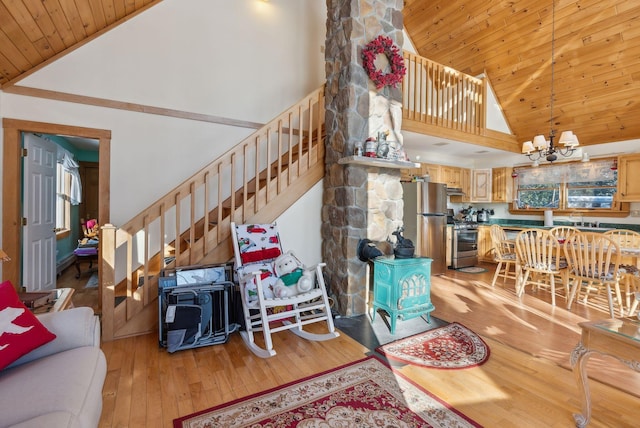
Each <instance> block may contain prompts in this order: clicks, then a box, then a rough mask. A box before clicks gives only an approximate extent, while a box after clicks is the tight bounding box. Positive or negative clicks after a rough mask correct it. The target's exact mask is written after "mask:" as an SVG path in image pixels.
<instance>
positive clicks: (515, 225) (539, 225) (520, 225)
mask: <svg viewBox="0 0 640 428" xmlns="http://www.w3.org/2000/svg"><path fill="white" fill-rule="evenodd" d="M492 224H499V225H500V226H502V227H503V228H505V229H529V228H536V229H551V228H553V227H556V226H572V224H570V223H557V224H555V225H553V226H545V225H544V223H543V222H542V221H540V222H536V221H531V222H522V221H515V222H514V221H513V220H512V219H504V220H502V219H492V220H491V221H490V222H488V223H479V224H478V225H479V226H491V225H492ZM577 227H578V229H580V230H581V231H583V232H606V231H608V230H612V229H629V230H634V231H636V232H640V225H637V224H613V223H601V224H600V226H599V227H587V226H584V227H583V226H577Z"/></svg>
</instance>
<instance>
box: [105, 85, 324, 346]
mask: <svg viewBox="0 0 640 428" xmlns="http://www.w3.org/2000/svg"><path fill="white" fill-rule="evenodd" d="M323 131H324V86H323V87H321V88H319V89H317V90H315V91H314V92H313V93H311V94H310V95H308V96H307V97H305V98H304V99H302V100H301V101H300V102H298V103H297V104H295V105H294V106H292V107H291V108H289V109H288V110H286V111H285V112H283V113H282V114H280V115H279V116H278V117H276V118H275V119H274V120H272V121H271V122H269V123H268V124H266V125H265V126H264V127H262V128H261V129H259V130H257V131H256V132H255V133H253V134H252V135H250V136H249V137H247V138H246V139H244V140H243V141H241V142H240V143H239V144H237V145H236V146H235V147H233V148H232V149H230V150H229V151H227V152H226V153H225V154H223V155H222V156H221V157H219V158H218V159H216V160H215V161H213V162H211V163H210V164H208V165H207V166H205V167H204V168H202V169H201V170H200V171H198V172H197V173H196V174H194V175H193V176H192V177H190V178H189V179H187V180H186V181H184V182H183V183H182V184H180V185H178V186H177V187H176V188H174V189H173V190H172V191H170V192H169V193H167V194H166V195H165V196H163V197H162V198H160V199H159V200H158V201H156V202H155V203H154V204H152V205H151V206H149V207H148V208H146V209H144V210H143V211H142V212H140V213H139V214H138V215H137V216H135V217H134V218H133V219H131V220H130V221H129V222H127V223H126V224H124V225H122V226H121V227H119V228H118V227H115V226H113V225H105V226H103V228H102V230H101V239H100V252H101V266H100V275H101V284H102V295H101V303H102V326H103V332H102V337H103V339H104V340H105V341H110V340H114V339H117V338H121V337H126V336H132V335H137V334H143V333H147V332H151V331H153V330H155V329H156V328H157V325H158V307H157V306H158V305H157V297H158V276H159V275H160V272H161V270H162V269H164V268H171V267H175V266H184V265H191V264H196V263H220V262H226V261H228V260H230V259H231V258H232V257H233V254H232V246H231V243H230V239H231V238H230V236H231V235H230V225H231V222H232V221H233V222H237V223H252V222H256V223H258V222H270V221H273V220H275V219H276V218H277V217H278V216H279V215H280V214H281V213H282V212H284V211H285V210H286V209H287V208H288V207H289V206H290V205H291V204H293V203H294V202H295V201H296V200H297V199H298V198H300V197H301V196H302V195H303V194H304V193H305V192H306V191H307V190H308V189H309V188H311V187H312V186H313V185H314V184H316V183H317V182H318V181H319V180H320V179H321V178H322V177H323V176H324V134H323ZM116 301H118V304H117V303H116Z"/></svg>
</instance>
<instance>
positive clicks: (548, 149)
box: [522, 0, 580, 162]
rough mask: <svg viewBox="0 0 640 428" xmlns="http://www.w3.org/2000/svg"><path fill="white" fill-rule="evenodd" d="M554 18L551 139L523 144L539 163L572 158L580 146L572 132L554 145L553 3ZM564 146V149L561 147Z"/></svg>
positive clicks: (550, 103)
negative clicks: (562, 157) (542, 160)
mask: <svg viewBox="0 0 640 428" xmlns="http://www.w3.org/2000/svg"><path fill="white" fill-rule="evenodd" d="M552 5H553V6H552V17H551V100H550V101H549V111H550V118H549V128H550V129H549V139H548V140H547V138H546V137H545V136H544V135H536V136H535V137H533V141H525V142H524V143H522V153H523V154H525V155H526V156H527V157H529V159H530V160H532V161H534V162H537V161H538V160H540V159H546V160H547V161H549V162H553V161H555V160H557V159H558V154H560V155H562V156H565V157H566V156H571V155H572V154H573V152H574V151H575V150H576V147H578V146H579V145H580V142H579V141H578V137H576V136H575V134H574V133H573V132H572V131H564V132H562V134H560V139H559V140H558V143H557V144H558V145H555V144H554V141H553V140H554V138H555V130H554V129H553V99H554V96H555V93H554V92H553V78H554V68H555V64H556V61H555V42H556V34H555V33H556V4H555V0H553V1H552ZM559 145H562V146H563V147H559Z"/></svg>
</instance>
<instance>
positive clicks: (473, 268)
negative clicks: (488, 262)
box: [456, 266, 487, 273]
mask: <svg viewBox="0 0 640 428" xmlns="http://www.w3.org/2000/svg"><path fill="white" fill-rule="evenodd" d="M456 270H457V271H458V272H464V273H484V272H486V271H487V270H486V269H485V268H481V267H478V266H471V267H463V268H460V269H456Z"/></svg>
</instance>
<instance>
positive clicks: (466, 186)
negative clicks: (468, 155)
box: [451, 168, 471, 203]
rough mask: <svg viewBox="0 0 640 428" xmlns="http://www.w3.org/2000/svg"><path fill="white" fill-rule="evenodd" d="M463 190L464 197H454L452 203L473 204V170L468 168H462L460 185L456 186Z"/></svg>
mask: <svg viewBox="0 0 640 428" xmlns="http://www.w3.org/2000/svg"><path fill="white" fill-rule="evenodd" d="M456 187H460V188H461V189H462V192H463V193H464V195H452V196H451V202H456V203H460V202H471V170H470V169H468V168H460V185H459V186H456Z"/></svg>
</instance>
